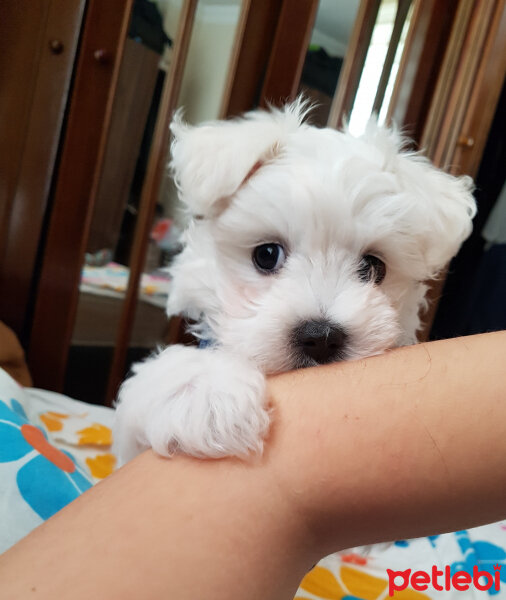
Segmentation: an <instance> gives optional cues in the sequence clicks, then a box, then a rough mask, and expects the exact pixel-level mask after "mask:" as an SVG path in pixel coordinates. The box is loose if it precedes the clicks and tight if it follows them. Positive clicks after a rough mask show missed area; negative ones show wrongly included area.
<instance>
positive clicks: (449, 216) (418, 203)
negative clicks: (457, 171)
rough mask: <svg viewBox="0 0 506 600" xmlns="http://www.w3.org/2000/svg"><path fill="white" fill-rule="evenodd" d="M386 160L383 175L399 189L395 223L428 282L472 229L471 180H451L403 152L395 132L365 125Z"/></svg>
mask: <svg viewBox="0 0 506 600" xmlns="http://www.w3.org/2000/svg"><path fill="white" fill-rule="evenodd" d="M365 137H366V139H368V141H369V142H373V144H374V146H375V147H376V148H377V149H379V150H380V151H381V153H382V155H383V157H384V158H385V159H386V163H385V164H384V170H386V171H390V172H393V173H394V174H395V175H396V177H397V179H398V181H399V183H400V186H401V189H402V190H403V193H402V196H401V198H402V205H401V206H399V210H398V215H399V217H400V220H399V222H400V223H402V225H401V228H402V230H403V231H404V232H405V234H407V236H408V237H409V238H410V239H412V240H416V241H417V247H418V250H417V251H418V252H419V253H420V254H421V257H422V262H423V266H422V264H420V267H421V272H420V273H418V275H419V276H420V278H427V279H428V278H432V277H434V276H436V275H437V273H438V272H439V271H440V270H441V269H443V268H444V267H445V266H446V265H447V264H448V262H449V261H450V260H451V259H452V258H453V257H454V256H455V255H456V254H457V252H458V250H459V248H460V246H461V244H462V242H464V240H465V239H466V238H467V237H468V236H469V234H470V233H471V230H472V220H473V217H474V216H475V214H476V201H475V199H474V196H473V190H474V184H473V181H472V179H471V178H470V177H467V176H461V177H455V176H453V175H449V174H448V173H445V172H444V171H442V170H440V169H438V168H436V167H435V166H434V165H433V164H432V163H431V162H430V161H429V160H428V159H427V158H426V157H424V156H422V155H421V154H420V153H418V152H411V151H408V150H406V149H405V147H406V142H407V141H408V140H406V139H404V138H403V137H402V136H401V135H400V134H399V132H398V131H396V130H395V129H387V128H383V127H378V126H377V125H376V124H375V123H369V124H368V129H367V131H366V134H365Z"/></svg>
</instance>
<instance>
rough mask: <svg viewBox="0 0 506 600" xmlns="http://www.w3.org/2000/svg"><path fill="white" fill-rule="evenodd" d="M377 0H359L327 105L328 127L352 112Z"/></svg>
mask: <svg viewBox="0 0 506 600" xmlns="http://www.w3.org/2000/svg"><path fill="white" fill-rule="evenodd" d="M380 4H381V0H362V1H361V2H360V6H359V8H358V12H357V18H356V20H355V26H354V27H353V31H352V34H351V37H350V41H349V44H348V49H347V51H346V56H345V59H344V63H343V68H342V70H341V74H340V75H339V82H338V84H337V90H336V94H335V96H334V101H333V102H332V107H331V109H330V115H329V122H328V125H329V127H336V128H341V127H342V126H343V123H344V120H345V117H347V116H349V115H350V113H351V109H352V108H353V103H354V102H355V96H356V95H357V90H358V85H359V83H360V77H361V76H362V70H363V68H364V64H365V59H366V57H367V51H368V49H369V44H370V41H371V37H372V32H373V29H374V25H375V23H376V18H377V16H378V11H379V7H380Z"/></svg>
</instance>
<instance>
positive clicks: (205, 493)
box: [0, 333, 506, 600]
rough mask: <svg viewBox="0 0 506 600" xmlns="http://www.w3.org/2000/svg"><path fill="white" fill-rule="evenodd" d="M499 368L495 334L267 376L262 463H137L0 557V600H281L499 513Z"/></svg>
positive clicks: (505, 396)
mask: <svg viewBox="0 0 506 600" xmlns="http://www.w3.org/2000/svg"><path fill="white" fill-rule="evenodd" d="M505 363H506V333H500V334H491V335H487V336H476V337H472V338H464V339H460V340H449V341H446V342H438V343H433V344H428V345H425V346H418V347H413V348H402V349H399V350H396V351H392V352H391V353H389V354H387V355H383V356H378V357H373V358H370V359H366V360H363V361H356V362H352V363H351V362H350V363H343V364H340V365H333V366H329V367H322V368H317V369H310V370H307V371H299V372H296V373H289V374H286V375H282V376H278V377H276V378H273V379H271V380H270V381H269V383H268V390H269V395H270V398H271V402H272V406H273V425H272V428H271V432H270V435H269V438H268V440H267V441H266V445H265V448H266V449H265V453H264V456H263V457H261V458H254V459H252V460H251V461H250V462H241V461H239V460H237V459H225V460H219V461H213V460H208V461H200V460H195V459H190V458H185V457H175V458H174V459H171V460H165V459H161V458H158V457H156V456H155V455H154V454H152V453H151V452H148V453H146V454H144V455H142V456H140V457H139V458H138V459H136V460H134V461H133V462H132V463H130V464H128V465H127V466H126V467H125V468H124V469H121V470H120V471H119V472H118V473H116V474H115V475H113V476H112V477H110V478H108V479H107V480H105V481H104V482H103V483H102V484H100V485H99V486H96V487H95V488H93V489H92V490H90V491H89V492H87V493H86V494H85V495H84V496H82V497H80V498H79V499H78V500H77V501H75V502H73V503H72V504H71V505H69V506H68V507H67V508H66V509H64V510H63V511H62V512H61V513H59V514H57V515H56V516H55V517H53V518H52V519H50V521H49V522H48V523H47V524H45V525H44V526H42V527H41V528H39V529H38V530H36V531H35V532H33V533H32V534H31V535H30V536H28V538H26V539H25V540H24V541H22V542H21V543H20V544H19V545H18V546H17V547H15V548H13V549H12V550H11V551H10V552H8V553H7V554H6V555H5V556H4V557H3V558H2V559H0V596H1V597H4V596H5V597H8V598H10V599H12V600H16V599H18V598H25V597H26V596H27V595H28V593H29V592H30V590H32V588H35V590H36V591H37V595H36V596H34V597H38V598H47V599H49V598H66V597H70V596H72V597H73V598H75V599H77V600H79V599H80V598H83V599H84V598H90V597H93V598H96V599H97V600H100V599H102V598H104V599H108V600H109V599H110V598H125V599H128V598H132V599H134V598H135V599H137V598H143V600H151V599H153V600H154V599H158V598H161V597H173V598H178V600H186V599H188V600H194V599H195V598H200V597H203V596H204V595H205V597H206V598H209V599H210V600H211V599H214V598H216V599H218V598H219V599H220V600H226V599H229V598H230V599H231V600H232V599H235V598H241V600H257V599H258V598H263V599H265V600H268V599H272V600H280V599H281V598H286V599H289V598H290V597H291V595H292V594H293V592H294V590H295V588H296V586H297V583H298V581H299V580H300V579H301V577H302V575H303V574H304V571H305V570H307V569H309V568H310V567H311V565H312V564H313V563H314V562H316V560H317V559H318V558H319V557H320V556H322V555H324V554H325V553H328V552H330V551H331V550H336V549H339V548H345V547H349V546H353V545H356V544H361V543H371V542H374V541H377V540H388V539H394V538H398V537H407V536H415V535H422V534H429V533H435V532H437V531H442V530H448V529H452V528H460V527H464V526H469V525H471V524H477V523H480V522H485V521H491V520H494V519H497V518H500V517H504V516H505V515H506V503H505V501H504V498H505V497H506V435H505V429H506V426H505V425H504V424H505V423H506V402H505V400H506V391H505V388H506V383H505V381H504V375H503V373H504V365H505ZM27 565H30V568H29V569H27V568H26V566H27Z"/></svg>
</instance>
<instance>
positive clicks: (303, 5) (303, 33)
mask: <svg viewBox="0 0 506 600" xmlns="http://www.w3.org/2000/svg"><path fill="white" fill-rule="evenodd" d="M317 8H318V0H284V2H283V5H282V7H281V13H280V15H279V21H278V26H277V29H276V35H275V38H274V44H273V48H272V54H271V57H270V60H269V64H268V66H267V73H266V75H265V80H264V84H263V87H262V93H261V97H260V105H261V106H267V105H268V104H274V105H277V106H279V105H280V104H283V103H285V102H286V101H287V100H293V99H294V98H295V96H296V95H297V90H298V89H299V83H300V77H301V75H302V67H303V66H304V60H305V58H306V53H307V49H308V46H309V41H310V39H311V33H312V30H313V24H314V21H315V18H316V11H317Z"/></svg>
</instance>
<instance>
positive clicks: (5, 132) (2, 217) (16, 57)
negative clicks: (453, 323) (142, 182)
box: [0, 0, 84, 338]
mask: <svg viewBox="0 0 506 600" xmlns="http://www.w3.org/2000/svg"><path fill="white" fill-rule="evenodd" d="M83 8H84V0H52V1H51V2H44V1H42V2H41V1H37V0H10V1H6V2H3V3H2V9H1V10H2V18H1V19H0V88H1V89H2V90H3V93H2V94H0V130H1V131H2V139H1V143H0V289H2V295H1V296H0V318H1V319H2V320H3V321H5V322H6V323H8V324H9V325H10V326H11V327H12V328H13V329H14V330H15V331H16V333H17V334H18V335H19V336H20V337H21V338H24V337H25V334H26V331H25V324H26V323H25V320H26V313H27V308H28V303H29V294H30V288H31V285H32V276H33V271H34V268H35V264H36V254H37V248H38V244H39V240H40V234H41V229H42V225H43V220H44V215H45V210H46V206H47V199H48V194H49V187H50V182H51V177H52V173H53V168H54V163H55V157H56V152H57V148H58V143H59V138H60V129H61V124H62V121H63V115H64V110H65V105H66V101H67V92H68V88H69V85H70V78H71V74H72V67H73V63H74V58H75V51H76V47H77V41H78V38H79V30H80V25H81V19H82V11H83Z"/></svg>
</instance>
